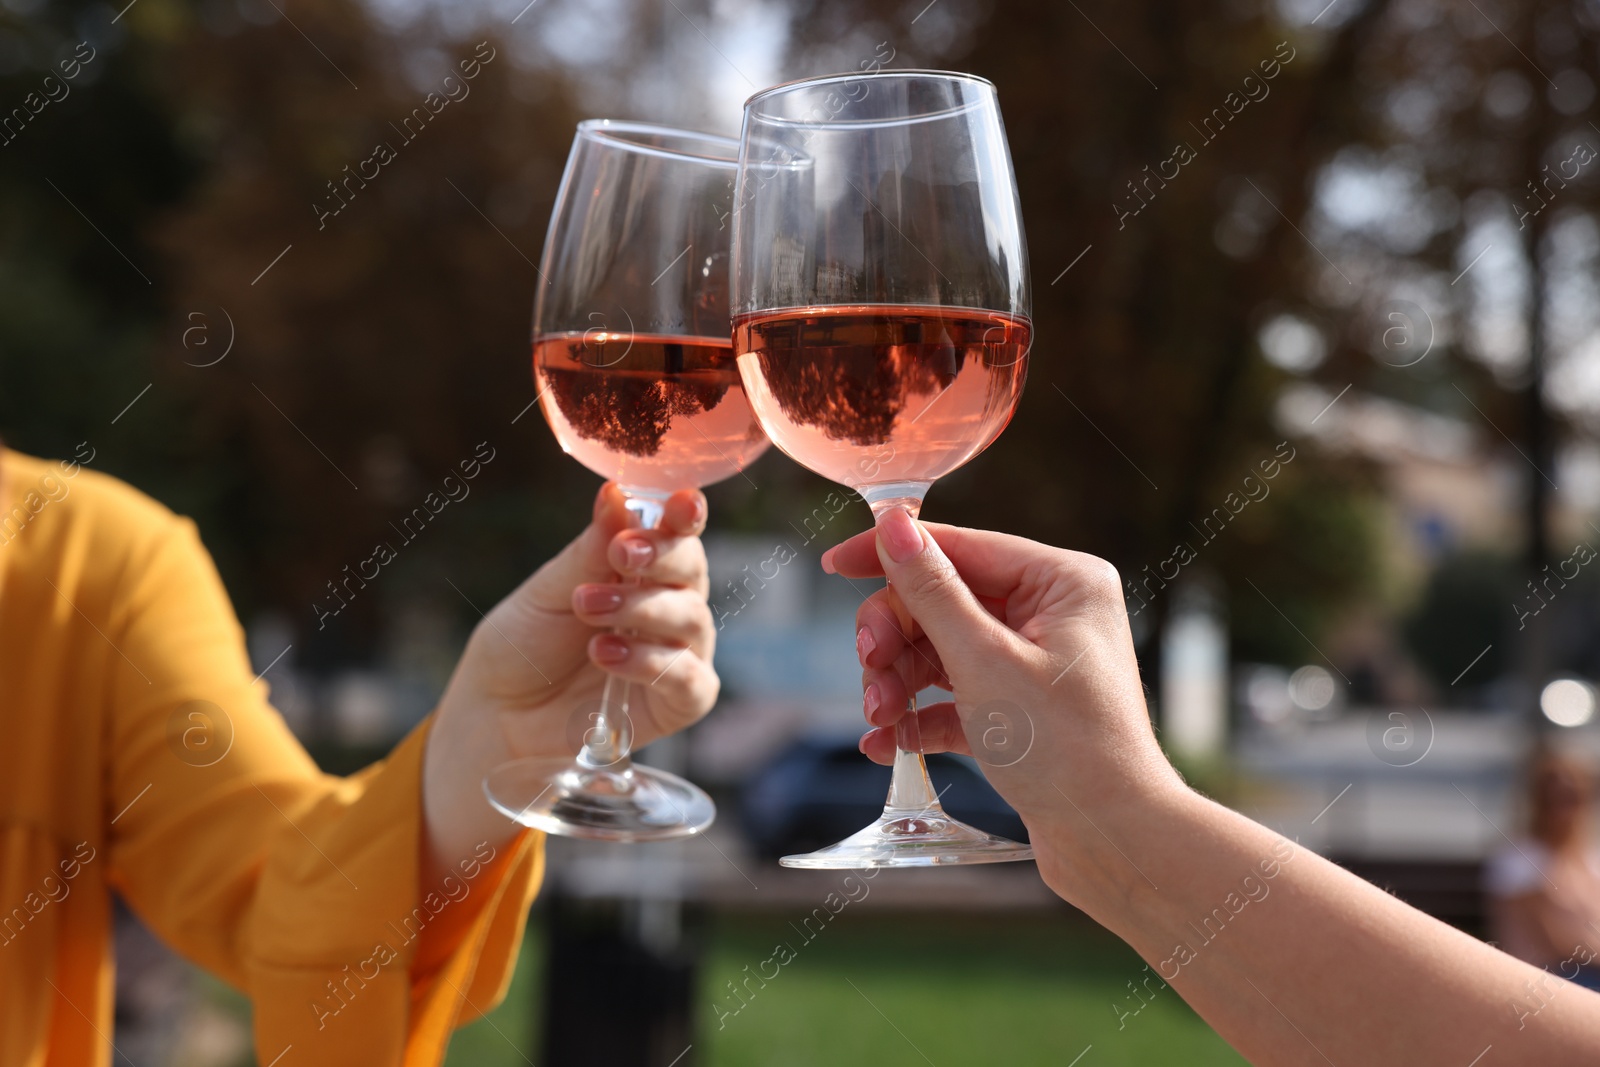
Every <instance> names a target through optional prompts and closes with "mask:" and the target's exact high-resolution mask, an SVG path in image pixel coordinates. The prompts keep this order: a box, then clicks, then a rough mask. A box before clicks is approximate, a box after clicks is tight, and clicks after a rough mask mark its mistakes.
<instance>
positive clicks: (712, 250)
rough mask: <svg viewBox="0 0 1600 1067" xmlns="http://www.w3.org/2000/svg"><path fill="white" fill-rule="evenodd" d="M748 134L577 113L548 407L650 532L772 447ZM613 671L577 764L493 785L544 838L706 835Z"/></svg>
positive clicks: (589, 711) (560, 236) (687, 793)
mask: <svg viewBox="0 0 1600 1067" xmlns="http://www.w3.org/2000/svg"><path fill="white" fill-rule="evenodd" d="M737 154H738V142H736V141H732V140H729V139H727V138H721V137H713V136H711V135H709V134H700V133H692V132H689V131H685V130H675V129H671V128H668V127H662V126H653V125H647V124H644V123H626V122H615V121H611V120H605V119H599V120H593V121H589V122H584V123H582V124H580V125H579V127H578V133H577V137H576V138H575V140H574V141H573V145H572V153H571V155H570V156H569V157H568V159H567V169H566V172H565V173H564V174H563V176H562V179H561V188H560V191H559V192H558V193H557V195H556V205H555V210H554V212H553V214H552V216H551V219H550V231H549V234H548V236H547V237H546V239H545V248H544V255H543V257H542V259H541V262H540V267H539V271H540V279H541V283H540V288H539V295H538V298H537V300H536V301H535V304H534V314H533V369H534V376H535V378H536V380H537V383H538V388H539V394H538V399H539V404H540V407H541V408H542V410H543V411H544V415H545V418H546V420H547V421H548V422H549V423H550V428H551V430H552V431H554V433H555V436H556V440H557V441H558V442H559V443H560V444H561V448H562V450H563V451H565V452H566V453H567V454H568V455H571V456H572V457H573V458H575V459H577V460H578V461H579V462H581V463H582V464H583V465H584V466H586V467H588V468H589V469H590V470H592V471H594V472H595V473H596V474H599V475H601V476H603V477H606V478H609V479H611V480H613V481H615V482H616V483H617V484H618V486H619V487H620V488H621V489H622V491H623V493H624V494H625V495H626V497H627V505H628V509H629V510H630V511H632V512H633V513H634V515H635V516H637V520H638V523H639V525H640V526H641V527H645V528H649V527H653V526H655V525H656V524H657V523H658V522H659V520H660V518H661V512H662V507H663V504H664V502H665V501H666V499H667V497H668V496H670V495H671V494H672V493H673V492H674V491H676V490H679V489H687V488H697V487H700V486H704V485H709V484H711V483H712V482H717V481H721V480H722V479H724V478H727V477H730V476H731V475H733V474H736V473H738V472H740V471H742V470H743V469H744V468H745V466H746V465H747V464H749V463H750V462H751V461H752V460H754V459H755V458H756V457H757V456H759V455H760V454H761V453H762V451H764V450H765V449H766V447H767V443H768V442H767V438H766V435H765V434H763V433H762V432H761V428H760V426H759V425H758V424H757V423H756V421H755V419H754V417H753V416H752V415H751V412H750V405H749V403H748V401H747V400H746V399H745V393H744V387H743V385H742V384H741V382H740V378H739V373H738V370H737V368H736V366H735V364H734V360H733V353H732V349H731V345H730V332H729V330H730V327H729V318H728V282H727V276H728V264H727V256H728V232H729V231H728V225H727V222H728V215H729V212H730V210H731V205H732V196H733V175H734V169H735V166H736V163H737ZM629 689H630V687H629V686H628V684H627V683H626V682H619V681H617V679H616V678H615V676H613V675H610V674H608V675H607V676H606V682H605V688H604V690H603V692H602V693H601V696H600V699H599V702H598V704H597V705H595V706H593V707H587V708H580V709H577V712H578V715H577V717H576V719H575V722H576V723H577V725H578V727H580V728H581V730H579V731H575V732H581V738H575V740H581V747H580V748H579V750H578V753H577V756H576V758H575V759H574V760H573V761H572V763H571V764H570V765H569V766H566V767H564V768H556V769H555V773H552V768H551V767H550V761H549V760H544V759H538V758H532V759H525V760H514V761H511V762H509V763H505V764H502V765H501V766H500V767H497V768H496V769H495V770H493V771H491V772H490V774H489V776H488V778H487V779H486V780H485V782H484V789H485V792H486V793H487V794H488V795H489V799H490V802H491V803H493V804H494V806H495V807H496V808H498V809H499V810H500V811H501V812H502V813H504V814H505V815H507V816H509V817H510V818H512V819H515V820H516V821H517V822H520V823H522V824H524V825H527V826H534V827H537V828H539V829H541V830H544V831H546V832H548V833H554V834H563V835H566V836H571V837H588V838H598V839H602V840H609V841H650V840H661V839H665V838H672V837H683V836H686V835H689V834H694V833H698V832H699V831H700V830H702V829H704V828H705V827H706V826H708V825H709V824H710V823H711V820H712V818H713V816H714V814H715V810H716V809H715V808H714V806H713V805H712V802H711V798H710V797H708V796H706V794H705V793H704V792H703V791H702V790H701V789H699V788H698V787H696V786H695V785H693V784H691V783H689V782H687V781H685V780H684V779H682V778H679V777H678V776H677V775H674V774H669V773H667V772H665V771H662V770H658V769H656V768H653V767H645V766H641V765H637V764H635V763H634V762H633V761H632V759H631V757H630V750H631V748H632V741H633V737H632V720H631V718H630V710H629V703H630V699H631V694H630V692H629Z"/></svg>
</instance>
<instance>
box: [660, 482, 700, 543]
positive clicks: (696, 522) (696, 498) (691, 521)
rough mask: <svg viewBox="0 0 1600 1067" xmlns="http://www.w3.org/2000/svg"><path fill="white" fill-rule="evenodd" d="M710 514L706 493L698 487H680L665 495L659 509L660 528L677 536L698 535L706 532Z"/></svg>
mask: <svg viewBox="0 0 1600 1067" xmlns="http://www.w3.org/2000/svg"><path fill="white" fill-rule="evenodd" d="M710 514H711V510H710V508H709V507H708V506H707V505H706V495H705V494H704V493H702V492H701V491H700V490H698V489H680V490H678V491H677V492H676V493H673V494H672V495H671V496H669V497H667V503H666V506H665V507H664V508H662V511H661V527H660V528H661V529H662V530H663V531H665V532H666V533H668V534H671V535H676V536H679V537H699V536H700V535H701V534H703V533H705V532H706V518H707V517H708V516H709V515H710Z"/></svg>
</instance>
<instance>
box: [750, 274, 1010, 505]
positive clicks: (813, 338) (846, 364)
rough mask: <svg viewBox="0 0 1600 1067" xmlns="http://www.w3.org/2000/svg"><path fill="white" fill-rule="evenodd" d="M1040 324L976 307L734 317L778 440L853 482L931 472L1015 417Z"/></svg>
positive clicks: (980, 445)
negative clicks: (1031, 341) (1030, 346)
mask: <svg viewBox="0 0 1600 1067" xmlns="http://www.w3.org/2000/svg"><path fill="white" fill-rule="evenodd" d="M1032 332H1033V327H1032V325H1031V324H1030V323H1029V321H1028V320H1027V319H1026V318H1023V317H1021V316H1017V315H1007V314H1003V313H1001V312H998V311H983V310H980V309H977V308H946V307H931V306H916V305H871V304H869V305H853V306H839V307H810V308H786V309H783V310H780V311H763V312H759V313H757V314H754V315H742V316H739V317H738V318H736V319H735V320H734V324H733V343H734V350H735V351H736V352H737V353H738V360H739V373H740V375H741V377H743V379H744V387H745V390H746V391H747V392H748V393H749V396H750V403H751V405H752V406H753V407H754V408H755V410H756V411H757V412H758V413H759V414H760V416H761V419H762V422H763V423H764V424H765V426H766V428H767V432H768V434H769V435H771V437H772V440H773V443H774V444H776V445H777V446H778V448H780V449H781V450H782V451H784V452H785V453H787V454H788V455H790V456H792V457H793V458H794V459H795V460H797V461H799V463H800V464H801V465H802V466H804V467H807V468H809V469H810V470H813V471H815V472H816V473H818V474H820V475H822V476H823V477H824V478H829V479H832V480H833V481H836V482H839V483H841V484H844V485H848V486H850V487H851V488H853V489H861V488H863V487H865V486H871V485H879V484H886V483H894V482H932V481H933V480H934V479H936V478H939V477H942V476H943V475H945V474H948V473H950V472H951V471H953V470H955V469H956V468H957V467H959V466H961V465H962V464H963V463H965V462H967V461H968V460H969V459H971V458H972V457H973V456H976V455H977V454H978V453H979V452H982V451H983V450H984V449H985V448H987V447H988V446H989V444H990V443H991V442H992V441H993V440H994V439H995V438H996V437H998V436H999V435H1000V431H1001V430H1004V429H1005V428H1006V424H1007V423H1008V422H1010V421H1011V415H1012V413H1013V412H1014V411H1015V410H1016V406H1017V400H1018V399H1019V398H1020V397H1021V396H1022V385H1023V382H1024V380H1025V379H1026V378H1027V374H1028V344H1029V338H1030V337H1031V336H1032Z"/></svg>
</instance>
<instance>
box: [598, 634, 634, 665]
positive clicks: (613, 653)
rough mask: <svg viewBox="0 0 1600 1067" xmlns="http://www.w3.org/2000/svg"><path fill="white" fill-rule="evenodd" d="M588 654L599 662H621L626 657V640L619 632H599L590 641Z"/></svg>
mask: <svg viewBox="0 0 1600 1067" xmlns="http://www.w3.org/2000/svg"><path fill="white" fill-rule="evenodd" d="M589 654H590V655H592V656H593V657H594V658H595V660H596V662H599V663H613V664H614V663H621V662H622V661H623V660H625V659H627V658H628V640H627V638H625V637H623V636H622V635H621V634H601V635H600V636H599V637H596V638H595V639H594V640H593V641H592V642H590V644H589Z"/></svg>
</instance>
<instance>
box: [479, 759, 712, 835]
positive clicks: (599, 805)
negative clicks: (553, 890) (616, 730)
mask: <svg viewBox="0 0 1600 1067" xmlns="http://www.w3.org/2000/svg"><path fill="white" fill-rule="evenodd" d="M483 792H484V795H485V796H487V797H488V798H489V803H490V804H492V805H493V806H494V807H495V809H496V810H497V811H499V812H500V813H501V814H502V815H504V816H506V818H508V819H510V820H512V821H513V822H517V823H521V824H522V825H523V826H531V827H533V828H534V829H537V830H543V831H544V832H545V833H547V834H557V835H559V836H561V837H583V838H588V839H590V840H594V841H666V840H670V839H672V838H675V837H691V836H693V835H695V834H698V833H699V832H700V831H702V830H704V829H705V828H706V827H708V826H710V825H711V821H712V820H713V819H715V818H716V817H717V809H716V805H714V804H713V803H712V802H711V798H710V797H708V796H706V794H705V791H704V790H702V789H701V788H700V787H699V786H697V785H694V784H693V783H690V782H686V781H684V780H683V779H682V778H679V777H678V776H677V775H675V774H668V773H667V772H666V771H658V770H656V769H655V768H654V767H641V766H639V765H638V764H635V763H632V762H631V761H629V760H627V759H626V758H624V759H623V760H622V761H620V762H619V763H616V764H612V765H611V766H609V767H593V768H590V767H584V766H582V765H581V764H575V763H571V762H570V761H552V760H548V759H539V758H531V759H520V760H512V761H511V762H509V763H502V764H501V765H500V766H498V767H496V768H495V769H494V770H492V771H490V772H489V775H488V777H486V778H484V780H483Z"/></svg>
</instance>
